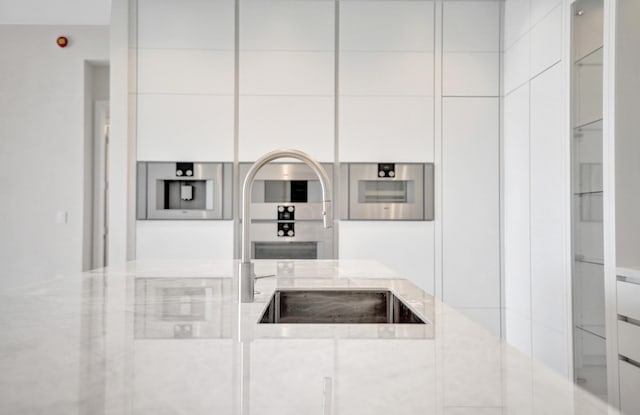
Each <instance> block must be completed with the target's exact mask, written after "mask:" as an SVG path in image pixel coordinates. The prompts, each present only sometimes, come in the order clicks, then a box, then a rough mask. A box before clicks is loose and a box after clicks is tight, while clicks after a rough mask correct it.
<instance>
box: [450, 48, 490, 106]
mask: <svg viewBox="0 0 640 415" xmlns="http://www.w3.org/2000/svg"><path fill="white" fill-rule="evenodd" d="M496 44H498V40H497V39H496ZM499 88H500V54H499V53H444V54H443V56H442V95H444V96H463V97H464V96H467V97H469V96H486V97H491V96H496V97H497V96H498V95H499V91H500V89H499Z"/></svg>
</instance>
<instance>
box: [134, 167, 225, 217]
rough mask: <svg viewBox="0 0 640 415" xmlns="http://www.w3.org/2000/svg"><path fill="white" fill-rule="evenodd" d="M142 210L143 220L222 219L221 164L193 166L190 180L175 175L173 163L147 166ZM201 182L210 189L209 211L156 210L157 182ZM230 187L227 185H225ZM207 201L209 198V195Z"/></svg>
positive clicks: (158, 192)
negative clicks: (211, 193) (210, 202)
mask: <svg viewBox="0 0 640 415" xmlns="http://www.w3.org/2000/svg"><path fill="white" fill-rule="evenodd" d="M146 164H147V180H146V182H147V186H146V195H147V198H146V199H147V201H146V207H147V219H169V220H171V219H196V220H197V219H201V220H204V219H223V200H222V197H223V194H224V191H223V188H224V184H225V182H224V180H223V164H224V163H198V162H196V163H194V166H193V167H194V168H193V170H194V171H193V176H191V177H184V176H182V177H178V176H176V175H175V164H176V163H175V162H147V163H146ZM167 180H169V181H184V182H189V181H204V182H209V183H207V184H206V185H205V186H206V187H209V188H211V186H212V187H213V206H212V209H158V208H157V206H158V203H159V199H160V198H162V197H163V194H162V192H161V191H159V190H158V187H159V183H158V181H167ZM229 183H231V182H230V181H229V182H228V184H229ZM207 197H210V196H209V195H208V196H207Z"/></svg>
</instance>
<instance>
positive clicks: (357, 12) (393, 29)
mask: <svg viewBox="0 0 640 415" xmlns="http://www.w3.org/2000/svg"><path fill="white" fill-rule="evenodd" d="M434 4H435V2H434V1H427V0H417V1H412V0H399V1H377V0H370V1H343V2H342V3H341V5H340V50H341V51H427V52H428V51H433V48H434V30H433V21H434Z"/></svg>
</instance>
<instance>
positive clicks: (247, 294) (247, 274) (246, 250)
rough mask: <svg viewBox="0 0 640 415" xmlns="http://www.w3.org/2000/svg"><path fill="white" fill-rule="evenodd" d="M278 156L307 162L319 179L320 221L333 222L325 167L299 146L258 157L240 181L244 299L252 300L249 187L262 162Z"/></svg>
mask: <svg viewBox="0 0 640 415" xmlns="http://www.w3.org/2000/svg"><path fill="white" fill-rule="evenodd" d="M281 158H293V159H296V160H300V161H302V162H303V163H305V164H306V165H307V166H309V167H310V168H311V169H312V170H313V171H314V173H315V174H316V175H317V176H318V178H319V179H320V186H321V187H322V221H323V224H324V227H325V228H330V227H331V226H332V222H333V219H332V215H331V182H330V180H329V176H328V175H327V173H326V172H325V170H324V168H322V166H321V165H320V163H318V162H317V161H316V160H314V159H313V158H311V156H309V155H308V154H307V153H304V152H302V151H299V150H293V149H284V150H275V151H272V152H270V153H267V154H265V155H264V156H262V157H260V158H259V159H258V160H256V162H255V163H254V164H253V166H251V168H250V169H249V172H248V173H247V177H246V178H245V179H244V183H243V185H242V241H241V242H242V257H241V263H240V288H239V289H240V295H241V299H242V302H243V303H247V302H253V283H254V275H253V274H254V273H253V264H252V263H251V238H250V235H249V232H250V225H251V189H252V187H253V182H254V180H255V177H256V174H258V171H259V170H260V169H261V168H262V167H263V166H264V165H265V164H268V163H270V162H272V161H274V160H277V159H281Z"/></svg>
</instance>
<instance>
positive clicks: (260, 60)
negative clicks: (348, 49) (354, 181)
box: [238, 0, 335, 162]
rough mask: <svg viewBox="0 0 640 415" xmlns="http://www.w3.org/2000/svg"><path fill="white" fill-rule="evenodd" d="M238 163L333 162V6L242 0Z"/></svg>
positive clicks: (320, 0) (316, 0)
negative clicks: (292, 151)
mask: <svg viewBox="0 0 640 415" xmlns="http://www.w3.org/2000/svg"><path fill="white" fill-rule="evenodd" d="M239 6H240V16H239V32H240V37H239V48H240V62H239V67H238V71H239V94H240V95H239V131H238V134H239V160H240V161H254V160H256V159H257V158H258V157H260V156H261V155H263V154H264V153H266V152H268V151H271V150H275V149H278V148H296V149H299V150H302V151H305V152H307V153H309V154H310V155H311V156H312V157H314V158H315V159H317V160H319V161H321V162H332V161H333V159H334V136H335V134H334V125H335V124H334V101H335V98H334V97H335V95H334V90H335V88H334V85H335V82H334V78H335V76H334V74H335V64H334V50H335V33H334V32H335V30H334V27H335V25H334V21H335V14H334V2H333V1H331V0H310V1H286V0H268V1H264V0H240V2H239Z"/></svg>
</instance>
